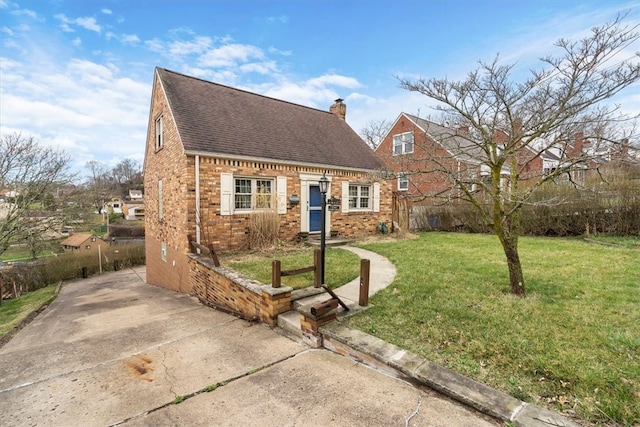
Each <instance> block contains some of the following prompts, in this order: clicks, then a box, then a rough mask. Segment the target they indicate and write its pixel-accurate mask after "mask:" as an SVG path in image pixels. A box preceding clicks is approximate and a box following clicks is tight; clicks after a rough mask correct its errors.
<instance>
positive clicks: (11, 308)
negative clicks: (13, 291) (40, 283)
mask: <svg viewBox="0 0 640 427" xmlns="http://www.w3.org/2000/svg"><path fill="white" fill-rule="evenodd" d="M55 290H56V285H50V286H47V287H46V288H42V289H38V290H37V291H33V292H29V293H28V294H25V295H23V296H21V297H18V298H15V299H12V300H9V301H4V302H3V303H2V305H0V338H2V337H3V336H5V335H6V334H7V333H8V332H9V331H11V329H13V327H14V326H16V325H17V324H18V323H20V322H21V321H22V319H24V318H25V317H27V316H28V315H29V314H31V312H33V311H34V310H36V309H37V308H38V307H40V305H42V304H43V303H45V302H47V301H49V300H51V299H52V298H53V294H54V292H55Z"/></svg>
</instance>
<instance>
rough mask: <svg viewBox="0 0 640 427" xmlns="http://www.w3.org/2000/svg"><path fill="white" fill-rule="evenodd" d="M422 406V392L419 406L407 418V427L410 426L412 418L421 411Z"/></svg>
mask: <svg viewBox="0 0 640 427" xmlns="http://www.w3.org/2000/svg"><path fill="white" fill-rule="evenodd" d="M421 406H422V394H421V395H420V400H419V401H418V407H417V408H416V410H415V411H413V413H412V414H411V415H409V418H407V419H406V420H405V423H404V425H405V427H409V422H411V418H413V417H415V416H417V415H418V414H419V413H420V407H421Z"/></svg>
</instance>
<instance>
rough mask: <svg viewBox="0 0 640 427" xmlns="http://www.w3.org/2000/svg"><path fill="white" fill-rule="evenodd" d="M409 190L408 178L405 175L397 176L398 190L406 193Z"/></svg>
mask: <svg viewBox="0 0 640 427" xmlns="http://www.w3.org/2000/svg"><path fill="white" fill-rule="evenodd" d="M408 189H409V177H408V176H407V175H398V190H400V191H407V190H408Z"/></svg>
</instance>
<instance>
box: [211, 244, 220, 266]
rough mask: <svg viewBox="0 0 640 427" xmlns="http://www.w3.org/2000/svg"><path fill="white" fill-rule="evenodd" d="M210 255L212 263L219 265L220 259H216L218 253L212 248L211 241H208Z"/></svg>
mask: <svg viewBox="0 0 640 427" xmlns="http://www.w3.org/2000/svg"><path fill="white" fill-rule="evenodd" d="M208 248H209V250H210V251H211V252H210V255H211V259H212V260H213V265H215V266H216V267H220V260H219V259H218V255H216V251H215V250H214V249H213V243H209V246H208Z"/></svg>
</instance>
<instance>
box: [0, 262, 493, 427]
mask: <svg viewBox="0 0 640 427" xmlns="http://www.w3.org/2000/svg"><path fill="white" fill-rule="evenodd" d="M144 278H145V268H144V267H141V268H135V269H129V270H125V271H119V272H115V273H109V274H105V275H102V276H97V277H93V278H89V279H85V280H81V281H76V282H72V283H68V284H66V285H65V286H64V287H63V288H62V291H61V293H60V295H59V296H58V298H57V299H56V300H55V301H54V302H53V304H51V306H50V307H49V308H48V309H47V310H45V311H44V312H43V313H41V314H40V315H39V316H38V317H37V318H36V319H35V320H34V321H33V322H32V323H30V324H29V325H28V326H27V327H25V328H24V329H23V330H21V331H20V332H19V333H18V334H17V335H16V336H15V337H14V338H13V339H12V340H11V341H10V342H9V343H7V344H6V345H5V346H4V347H2V348H0V425H1V426H105V425H125V426H164V425H176V426H183V425H202V426H246V425H260V426H334V425H335V426H405V425H411V426H474V427H475V426H478V427H483V426H491V425H500V424H498V423H496V422H494V421H491V420H487V419H486V418H484V417H483V416H482V415H479V414H477V413H475V412H472V411H470V410H468V409H467V408H465V407H463V406H461V405H459V404H457V403H454V402H451V401H449V400H447V399H445V398H443V397H441V396H440V395H438V394H436V393H435V392H432V391H429V390H420V389H417V388H415V387H413V386H411V385H409V384H407V383H405V382H402V381H399V380H397V379H394V378H390V377H388V376H385V375H383V374H381V373H379V372H377V371H374V370H371V369H369V368H367V367H365V366H364V365H361V364H359V363H357V362H355V361H353V360H350V359H347V358H344V357H341V356H338V355H336V354H333V353H330V352H328V351H325V350H310V349H308V348H307V347H305V346H303V345H301V344H299V343H297V342H294V341H292V340H290V339H288V338H286V337H284V336H282V335H280V334H278V333H277V332H276V331H274V330H272V329H270V328H268V327H266V326H265V325H261V324H251V323H247V322H245V321H242V320H239V319H237V318H235V317H232V316H230V315H227V314H224V313H221V312H218V311H215V310H212V309H210V308H207V307H205V306H203V305H201V304H199V303H198V301H196V300H194V299H193V298H191V297H189V296H187V295H184V294H179V293H175V292H172V291H168V290H165V289H161V288H157V287H154V286H150V285H147V284H145V281H144ZM183 398H184V400H183V401H182V402H181V403H179V404H175V402H177V401H179V400H182V399H183Z"/></svg>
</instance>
